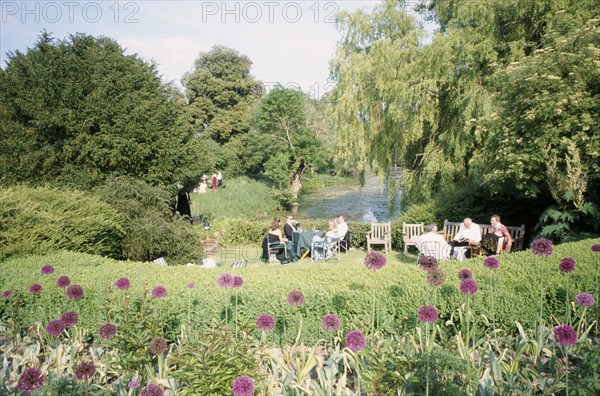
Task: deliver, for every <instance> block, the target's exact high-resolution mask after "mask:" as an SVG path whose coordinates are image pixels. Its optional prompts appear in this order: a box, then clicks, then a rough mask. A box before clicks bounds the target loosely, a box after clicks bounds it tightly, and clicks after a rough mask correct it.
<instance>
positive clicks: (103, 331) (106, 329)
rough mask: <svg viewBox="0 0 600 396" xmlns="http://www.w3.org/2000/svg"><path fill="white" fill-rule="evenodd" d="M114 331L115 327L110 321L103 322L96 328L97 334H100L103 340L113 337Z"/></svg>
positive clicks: (115, 330)
mask: <svg viewBox="0 0 600 396" xmlns="http://www.w3.org/2000/svg"><path fill="white" fill-rule="evenodd" d="M116 332H117V327H116V326H115V325H114V324H112V323H104V324H103V325H102V326H100V328H99V329H98V334H99V335H100V338H104V339H105V340H108V339H111V338H113V337H114V336H115V333H116Z"/></svg>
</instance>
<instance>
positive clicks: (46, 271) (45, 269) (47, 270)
mask: <svg viewBox="0 0 600 396" xmlns="http://www.w3.org/2000/svg"><path fill="white" fill-rule="evenodd" d="M40 272H41V273H42V275H50V274H53V273H54V267H53V266H52V264H44V265H42V269H40Z"/></svg>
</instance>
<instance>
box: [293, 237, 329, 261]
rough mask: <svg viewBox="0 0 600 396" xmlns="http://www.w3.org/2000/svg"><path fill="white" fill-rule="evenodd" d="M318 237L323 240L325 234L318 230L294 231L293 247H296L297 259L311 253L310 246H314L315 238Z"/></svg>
mask: <svg viewBox="0 0 600 396" xmlns="http://www.w3.org/2000/svg"><path fill="white" fill-rule="evenodd" d="M315 235H317V236H319V238H323V236H324V235H325V232H323V231H317V230H308V231H301V232H299V231H294V232H293V233H292V245H293V247H294V254H295V255H296V257H300V258H301V259H302V258H304V257H305V255H306V254H308V252H310V246H311V244H312V240H313V237H314V236H315Z"/></svg>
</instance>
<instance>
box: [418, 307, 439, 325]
mask: <svg viewBox="0 0 600 396" xmlns="http://www.w3.org/2000/svg"><path fill="white" fill-rule="evenodd" d="M418 313H419V320H420V321H421V322H423V323H431V322H435V321H436V320H438V318H439V317H440V315H439V314H438V311H437V309H435V307H434V306H433V305H423V306H422V307H421V308H419V310H418Z"/></svg>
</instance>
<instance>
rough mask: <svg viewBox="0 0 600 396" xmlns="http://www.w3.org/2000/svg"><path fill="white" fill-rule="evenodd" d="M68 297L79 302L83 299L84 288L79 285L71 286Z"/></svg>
mask: <svg viewBox="0 0 600 396" xmlns="http://www.w3.org/2000/svg"><path fill="white" fill-rule="evenodd" d="M67 297H68V298H70V299H71V300H79V299H80V298H81V297H83V288H82V287H81V286H79V285H72V286H69V288H68V289H67Z"/></svg>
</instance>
